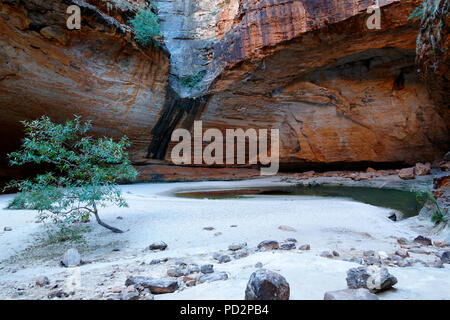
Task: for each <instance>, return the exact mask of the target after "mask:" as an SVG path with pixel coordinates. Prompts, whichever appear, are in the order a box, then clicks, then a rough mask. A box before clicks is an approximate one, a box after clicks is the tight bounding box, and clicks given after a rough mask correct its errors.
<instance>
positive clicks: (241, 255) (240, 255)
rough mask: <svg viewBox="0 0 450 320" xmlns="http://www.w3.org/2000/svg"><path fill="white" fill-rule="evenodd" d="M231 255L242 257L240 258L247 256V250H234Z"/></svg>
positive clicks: (237, 257) (236, 257)
mask: <svg viewBox="0 0 450 320" xmlns="http://www.w3.org/2000/svg"><path fill="white" fill-rule="evenodd" d="M233 257H234V258H235V259H242V258H245V257H248V251H247V250H239V251H236V252H235V253H234V255H233Z"/></svg>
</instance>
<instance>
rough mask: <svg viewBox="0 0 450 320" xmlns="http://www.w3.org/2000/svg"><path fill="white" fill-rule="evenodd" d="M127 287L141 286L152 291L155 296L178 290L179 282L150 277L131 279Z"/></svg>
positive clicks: (128, 280)
mask: <svg viewBox="0 0 450 320" xmlns="http://www.w3.org/2000/svg"><path fill="white" fill-rule="evenodd" d="M125 285H126V286H127V287H128V286H131V285H140V286H142V287H144V288H147V289H149V290H150V292H151V293H153V294H163V293H172V292H175V291H176V290H178V281H177V280H176V279H172V278H162V279H154V278H150V277H130V278H128V279H127V280H126V281H125Z"/></svg>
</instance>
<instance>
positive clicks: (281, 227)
mask: <svg viewBox="0 0 450 320" xmlns="http://www.w3.org/2000/svg"><path fill="white" fill-rule="evenodd" d="M278 229H279V230H283V231H288V232H296V231H297V230H296V229H295V228H292V227H289V226H279V227H278Z"/></svg>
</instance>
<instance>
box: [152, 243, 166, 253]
mask: <svg viewBox="0 0 450 320" xmlns="http://www.w3.org/2000/svg"><path fill="white" fill-rule="evenodd" d="M148 248H149V249H150V250H161V251H164V250H166V248H167V243H165V242H164V241H158V242H154V243H152V244H151V245H150V246H149V247H148Z"/></svg>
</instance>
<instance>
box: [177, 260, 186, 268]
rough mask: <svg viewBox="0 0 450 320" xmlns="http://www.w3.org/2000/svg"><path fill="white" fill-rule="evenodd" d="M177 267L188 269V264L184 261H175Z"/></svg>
mask: <svg viewBox="0 0 450 320" xmlns="http://www.w3.org/2000/svg"><path fill="white" fill-rule="evenodd" d="M175 265H177V266H182V267H187V263H186V262H184V261H183V260H177V261H175Z"/></svg>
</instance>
